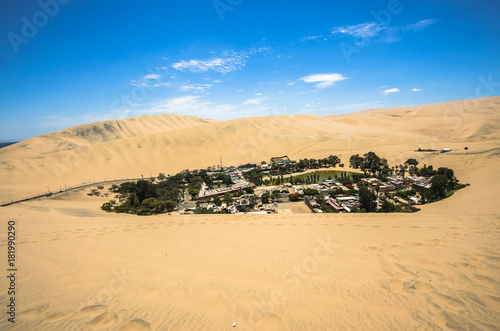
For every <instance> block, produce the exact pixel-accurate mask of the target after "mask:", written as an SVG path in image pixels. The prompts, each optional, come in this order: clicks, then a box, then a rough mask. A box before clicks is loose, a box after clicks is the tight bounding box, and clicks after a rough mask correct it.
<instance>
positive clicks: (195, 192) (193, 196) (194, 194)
mask: <svg viewBox="0 0 500 331" xmlns="http://www.w3.org/2000/svg"><path fill="white" fill-rule="evenodd" d="M198 194H200V190H198V189H195V188H192V189H190V190H189V195H190V196H191V199H193V200H194V199H196V197H197V196H198Z"/></svg>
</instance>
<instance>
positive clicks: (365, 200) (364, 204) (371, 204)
mask: <svg viewBox="0 0 500 331" xmlns="http://www.w3.org/2000/svg"><path fill="white" fill-rule="evenodd" d="M359 203H360V204H361V209H364V210H365V211H366V212H368V213H370V212H374V211H376V210H377V196H376V195H375V193H373V192H372V191H371V190H370V189H368V188H366V187H364V186H363V187H361V188H360V189H359Z"/></svg>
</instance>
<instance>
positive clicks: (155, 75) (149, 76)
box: [143, 74, 162, 80]
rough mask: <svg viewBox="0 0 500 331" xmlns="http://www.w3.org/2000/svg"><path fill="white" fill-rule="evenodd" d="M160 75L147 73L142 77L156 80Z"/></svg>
mask: <svg viewBox="0 0 500 331" xmlns="http://www.w3.org/2000/svg"><path fill="white" fill-rule="evenodd" d="M161 77H162V76H161V75H160V74H149V75H146V76H144V77H143V78H144V79H145V80H150V79H155V80H157V79H160V78H161Z"/></svg>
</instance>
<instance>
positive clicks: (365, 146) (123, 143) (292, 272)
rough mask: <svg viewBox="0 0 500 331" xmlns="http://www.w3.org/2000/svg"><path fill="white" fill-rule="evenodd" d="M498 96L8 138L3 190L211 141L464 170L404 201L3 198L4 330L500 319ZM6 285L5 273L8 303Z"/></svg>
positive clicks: (219, 151) (181, 162)
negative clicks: (153, 206) (450, 192)
mask: <svg viewBox="0 0 500 331" xmlns="http://www.w3.org/2000/svg"><path fill="white" fill-rule="evenodd" d="M499 112H500V98H499V97H494V98H487V99H478V100H476V101H467V102H462V101H459V102H453V103H445V104H437V105H427V106H422V107H412V108H400V109H385V110H371V111H365V112H359V113H354V114H350V115H343V116H325V117H318V116H314V115H301V116H275V117H265V118H263V117H256V118H246V119H239V120H233V121H226V122H212V121H210V120H204V119H199V118H188V119H184V117H180V116H172V115H165V116H164V117H162V116H160V118H164V119H165V121H164V124H162V125H159V124H158V125H156V126H154V127H153V125H154V123H156V122H161V121H159V120H154V121H152V120H151V118H149V117H141V118H137V119H134V120H133V119H130V120H127V121H125V122H121V121H115V122H113V123H112V124H113V125H114V127H115V129H114V130H115V131H113V130H109V126H106V125H105V124H106V123H97V124H91V125H87V126H81V127H78V128H73V129H68V130H65V131H61V132H57V133H53V134H48V135H44V136H42V137H35V138H32V139H30V140H28V141H25V142H22V143H20V144H16V145H14V146H11V147H7V148H5V149H1V150H0V162H1V168H0V181H1V183H2V192H1V193H0V194H1V198H0V200H2V199H10V198H13V197H17V196H24V195H29V194H30V193H31V192H36V191H43V190H44V187H45V186H46V185H50V186H51V187H57V186H59V185H64V183H67V184H71V183H80V182H83V181H88V179H92V180H98V179H104V178H105V177H108V178H114V177H125V176H129V177H131V176H134V177H135V176H137V175H140V174H141V173H143V174H145V175H147V176H148V175H149V174H153V175H154V174H157V173H158V172H160V171H161V172H167V173H169V172H175V171H178V170H181V169H184V168H198V167H205V166H208V165H213V164H216V163H218V160H219V157H220V156H222V157H223V161H224V164H230V163H233V164H240V163H244V162H247V161H254V162H255V161H260V160H263V159H268V158H269V157H270V156H272V155H282V154H288V155H289V156H290V157H292V158H301V157H314V158H318V157H324V156H328V155H329V154H337V155H340V156H341V157H342V159H343V160H344V162H347V161H348V158H349V156H350V155H352V154H353V153H361V154H362V153H365V152H367V151H369V150H373V151H375V152H376V153H377V154H379V155H381V156H383V157H386V158H387V159H388V160H389V162H390V163H392V164H400V163H403V162H404V161H405V160H406V159H407V158H408V157H415V158H417V159H418V160H419V161H420V162H421V163H422V164H423V163H427V164H433V165H434V166H436V167H437V166H448V167H451V168H453V169H454V170H455V172H456V174H457V176H458V177H459V178H460V179H461V180H462V182H465V183H470V184H471V186H470V187H468V188H466V189H464V190H462V191H459V192H457V193H456V194H455V195H454V196H452V197H451V198H449V199H447V200H445V201H442V202H439V203H434V204H430V205H426V206H424V207H423V208H422V211H421V212H419V213H417V214H411V215H410V214H401V215H398V214H391V215H384V214H369V215H350V214H349V215H348V214H343V215H314V214H279V215H245V216H230V217H227V216H199V217H194V216H186V217H181V216H169V215H161V216H153V217H135V216H130V215H116V214H106V213H104V212H102V211H100V210H99V206H100V205H101V204H102V202H103V200H102V199H100V198H94V197H92V198H90V197H87V196H86V195H85V193H86V191H80V192H74V193H71V194H68V195H65V196H56V197H53V198H51V199H44V200H39V201H31V202H29V203H24V204H20V205H14V206H10V207H5V208H2V209H1V214H0V223H1V224H0V236H1V237H0V238H1V241H0V247H1V249H0V252H2V253H0V261H1V267H2V268H3V269H4V270H5V267H4V266H5V264H6V254H5V248H6V246H5V245H6V241H5V238H6V230H7V226H6V222H7V220H8V219H15V220H16V222H17V227H18V232H17V233H18V239H17V246H16V247H17V250H18V251H17V252H18V270H19V271H18V289H19V292H18V295H17V300H18V307H17V309H18V323H17V324H16V326H15V328H14V329H18V330H26V329H35V330H61V329H64V330H82V329H84V330H98V329H103V330H119V329H123V330H141V329H144V330H147V329H154V330H164V329H166V330H168V329H171V330H179V329H183V330H185V329H188V330H192V329H209V330H224V329H231V325H232V323H233V322H237V323H238V325H237V327H236V328H240V329H243V330H297V329H304V330H334V329H352V330H359V329H373V330H381V329H397V330H402V329H416V330H427V329H461V328H462V329H485V330H488V329H491V330H494V329H498V328H499V327H500V276H499V275H500V247H499V242H500V226H499V224H500V216H499V215H500V207H499V206H498V201H499V194H498V190H497V187H499V185H500V170H499V169H500V167H499V166H500V162H499V156H500V143H499V136H498V132H499V130H498V129H499V118H500V114H499ZM174 119H175V120H174ZM107 124H108V125H109V123H107ZM94 127H95V128H98V129H94ZM120 127H121V129H116V128H120ZM108 131H109V132H108ZM111 131H113V132H111ZM96 132H97V133H96ZM82 133H84V134H83V135H82ZM465 146H467V147H469V149H468V150H467V151H465V150H464V147H465ZM418 147H422V148H442V147H450V148H453V149H455V150H454V151H453V152H451V153H448V154H444V155H436V154H431V153H415V152H414V150H415V149H417V148H418ZM325 242H326V243H327V244H325ZM6 288H7V279H6V278H5V277H0V304H1V305H2V306H5V304H4V303H6V300H7V299H8V298H7V295H6V291H5V290H4V289H6ZM10 327H11V326H10V325H9V324H8V323H7V322H6V318H5V316H4V318H2V319H0V329H7V328H10Z"/></svg>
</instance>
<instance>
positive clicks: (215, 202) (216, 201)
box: [214, 196, 222, 206]
mask: <svg viewBox="0 0 500 331" xmlns="http://www.w3.org/2000/svg"><path fill="white" fill-rule="evenodd" d="M214 204H215V205H216V206H220V205H221V204H222V200H221V198H220V197H218V196H215V197H214Z"/></svg>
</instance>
